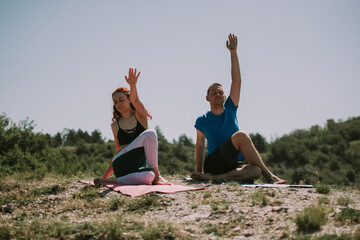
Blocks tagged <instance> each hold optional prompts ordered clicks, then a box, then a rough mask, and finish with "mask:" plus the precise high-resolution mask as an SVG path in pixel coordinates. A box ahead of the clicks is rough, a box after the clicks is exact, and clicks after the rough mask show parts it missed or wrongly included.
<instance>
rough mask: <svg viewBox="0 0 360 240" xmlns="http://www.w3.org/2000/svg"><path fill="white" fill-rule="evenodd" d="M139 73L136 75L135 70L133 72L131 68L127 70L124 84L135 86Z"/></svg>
mask: <svg viewBox="0 0 360 240" xmlns="http://www.w3.org/2000/svg"><path fill="white" fill-rule="evenodd" d="M139 75H140V72H139V73H138V74H137V75H136V68H135V71H134V69H132V68H129V76H128V77H127V76H125V80H126V82H127V83H128V84H129V85H130V86H131V85H136V83H137V80H138V77H139Z"/></svg>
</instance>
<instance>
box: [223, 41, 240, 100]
mask: <svg viewBox="0 0 360 240" xmlns="http://www.w3.org/2000/svg"><path fill="white" fill-rule="evenodd" d="M226 47H227V48H228V49H229V51H230V56H231V80H232V82H231V89H230V98H231V100H232V101H233V102H234V104H235V106H238V105H239V100H240V89H241V75H240V64H239V59H238V56H237V52H236V49H237V37H236V36H235V35H234V34H229V40H228V41H226Z"/></svg>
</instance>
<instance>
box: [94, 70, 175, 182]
mask: <svg viewBox="0 0 360 240" xmlns="http://www.w3.org/2000/svg"><path fill="white" fill-rule="evenodd" d="M139 75H140V72H139V73H138V74H137V75H136V68H135V70H134V69H132V68H129V76H128V77H127V76H125V79H126V81H127V83H128V84H129V85H130V91H129V90H128V89H127V88H126V87H121V88H118V89H116V90H115V91H114V92H113V94H112V98H113V102H114V106H113V111H114V112H113V119H112V120H113V123H112V124H111V128H112V131H113V134H114V139H115V149H116V152H117V154H116V156H115V157H114V158H113V160H112V162H111V163H110V165H109V167H108V168H107V169H106V171H105V173H104V174H103V176H102V177H101V178H95V179H94V183H95V184H100V183H119V184H127V185H140V184H157V185H163V184H169V182H168V181H166V180H165V179H164V178H163V177H162V176H161V175H160V172H159V168H158V142H157V135H156V132H155V131H154V130H151V129H148V118H150V119H151V116H150V114H149V113H148V111H147V110H146V108H145V107H144V105H143V103H142V102H141V101H140V99H139V97H138V93H137V90H136V83H137V80H138V77H139ZM147 166H149V167H147ZM112 172H114V174H115V176H116V178H109V176H110V174H111V173H112Z"/></svg>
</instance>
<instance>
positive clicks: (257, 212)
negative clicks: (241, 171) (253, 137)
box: [0, 177, 360, 239]
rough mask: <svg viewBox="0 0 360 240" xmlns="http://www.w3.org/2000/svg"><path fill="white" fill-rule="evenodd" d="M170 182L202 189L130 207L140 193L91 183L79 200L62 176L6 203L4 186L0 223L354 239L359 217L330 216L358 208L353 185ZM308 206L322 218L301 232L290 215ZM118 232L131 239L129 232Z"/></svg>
mask: <svg viewBox="0 0 360 240" xmlns="http://www.w3.org/2000/svg"><path fill="white" fill-rule="evenodd" d="M170 181H171V182H172V183H173V184H178V185H191V186H194V187H206V189H204V190H196V191H187V192H179V193H173V194H160V193H157V194H153V195H152V197H153V198H154V199H156V201H158V202H160V204H159V205H158V206H156V207H154V206H152V205H150V206H148V207H146V208H147V209H142V210H141V211H140V209H138V210H135V211H132V212H129V211H128V212H125V211H124V208H125V207H126V206H125V203H126V204H130V203H131V202H133V201H136V199H140V198H142V197H136V198H131V197H128V196H125V195H122V194H121V193H118V192H114V191H112V190H109V189H108V188H106V187H100V188H95V189H96V190H95V191H96V192H97V195H96V196H95V197H93V198H89V199H86V196H85V197H84V199H81V198H82V197H79V198H77V197H74V196H75V195H74V194H77V193H79V192H80V191H81V190H82V189H84V188H89V186H87V185H85V184H83V183H80V182H76V181H65V182H64V183H62V185H61V184H60V185H61V186H62V190H61V191H59V192H58V193H55V194H43V195H40V196H37V197H33V198H31V199H30V200H28V201H26V200H25V199H22V200H21V199H17V200H16V199H15V200H11V201H10V200H9V201H7V202H6V201H5V200H4V199H6V198H10V194H11V191H13V190H8V191H7V192H6V191H2V193H1V195H0V196H1V197H2V199H3V200H2V208H1V212H0V214H1V218H2V220H1V222H0V223H1V226H2V227H9V229H10V228H16V227H18V226H19V225H20V224H30V223H31V222H33V221H44V222H45V221H46V222H51V221H55V219H56V220H61V221H63V222H65V223H67V224H78V223H83V222H88V223H89V224H92V223H94V222H95V221H96V222H99V221H106V219H110V218H114V217H116V216H120V215H121V216H122V219H125V220H126V221H127V222H131V221H133V222H136V221H137V222H142V223H144V224H145V225H149V224H154V223H159V222H161V223H165V224H168V225H169V226H172V228H173V229H175V230H176V234H175V237H174V238H176V239H317V238H318V237H321V236H324V235H329V234H336V235H337V236H341V235H347V236H351V237H352V238H354V239H359V238H360V236H359V232H360V224H359V222H355V223H354V222H344V221H340V222H339V221H338V220H337V218H336V216H337V215H338V214H339V213H340V212H341V211H343V209H345V208H353V209H356V210H360V190H359V189H358V188H335V187H332V188H331V190H330V192H329V193H328V194H320V193H317V191H316V188H246V187H243V186H241V185H239V184H237V183H225V184H213V183H209V182H193V181H186V180H184V177H174V178H172V179H170ZM51 184H54V183H51V182H49V181H45V182H44V181H43V182H42V185H43V186H47V185H51ZM3 188H4V187H3ZM30 189H31V187H29V188H28V191H30ZM14 191H15V190H14ZM14 193H16V192H14ZM18 195H19V196H21V193H19V194H18ZM114 199H115V200H116V199H118V200H119V201H120V204H119V206H118V208H117V209H109V207H108V206H109V202H111V201H114ZM121 201H123V202H121ZM344 202H345V203H344ZM309 206H322V207H323V208H324V209H326V219H327V220H326V223H325V224H323V225H322V226H321V227H320V229H319V230H315V231H312V232H303V231H301V230H299V229H298V227H297V225H296V221H295V219H296V216H297V215H298V214H299V213H300V212H302V211H303V210H304V209H305V208H307V207H309ZM125 220H124V221H125ZM29 229H30V228H29ZM29 231H30V230H29ZM124 234H125V235H126V234H128V235H129V239H131V235H132V234H133V232H131V231H130V232H129V233H124ZM134 237H135V238H136V239H137V238H141V237H139V236H134ZM69 239H71V238H70V237H69ZM98 239H101V237H100V238H98Z"/></svg>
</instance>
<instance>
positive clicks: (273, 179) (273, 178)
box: [265, 173, 286, 184]
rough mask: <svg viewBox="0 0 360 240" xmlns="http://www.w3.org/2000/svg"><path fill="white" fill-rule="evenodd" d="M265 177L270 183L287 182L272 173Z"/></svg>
mask: <svg viewBox="0 0 360 240" xmlns="http://www.w3.org/2000/svg"><path fill="white" fill-rule="evenodd" d="M265 179H266V181H267V182H268V183H272V184H286V180H283V179H281V178H278V177H277V176H275V175H274V174H272V173H271V174H270V175H269V176H268V177H267V178H265Z"/></svg>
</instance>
